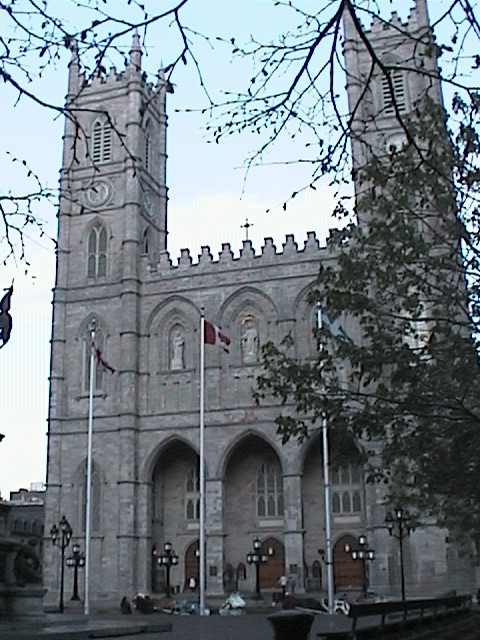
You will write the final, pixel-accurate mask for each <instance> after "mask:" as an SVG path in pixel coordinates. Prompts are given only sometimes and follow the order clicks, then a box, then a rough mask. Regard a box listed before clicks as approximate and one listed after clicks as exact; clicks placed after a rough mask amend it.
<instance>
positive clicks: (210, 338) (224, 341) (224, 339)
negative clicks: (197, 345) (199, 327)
mask: <svg viewBox="0 0 480 640" xmlns="http://www.w3.org/2000/svg"><path fill="white" fill-rule="evenodd" d="M203 338H204V342H205V344H216V345H217V346H219V347H221V348H222V349H223V350H224V351H225V352H226V353H230V342H231V340H230V338H229V337H228V336H227V335H225V334H224V333H222V331H221V330H220V328H219V327H217V325H215V324H211V323H210V322H207V321H206V320H205V322H204V331H203Z"/></svg>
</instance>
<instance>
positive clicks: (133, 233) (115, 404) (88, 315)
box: [45, 34, 168, 592]
mask: <svg viewBox="0 0 480 640" xmlns="http://www.w3.org/2000/svg"><path fill="white" fill-rule="evenodd" d="M141 59H142V51H141V48H140V43H139V38H138V35H137V34H135V36H134V38H133V43H132V48H131V50H130V54H129V60H128V64H127V65H126V68H125V70H124V71H123V72H122V73H117V72H116V71H115V70H112V71H110V73H109V74H108V75H107V74H106V73H104V72H102V71H99V72H98V74H96V75H95V76H94V77H92V78H90V79H87V78H86V77H85V74H83V73H81V70H80V68H79V61H78V56H77V54H76V51H75V50H74V51H73V54H72V59H71V63H70V68H69V81H68V94H67V109H68V114H69V115H68V117H67V119H66V126H65V137H64V149H63V166H62V171H61V180H60V183H61V199H60V210H59V216H58V217H59V222H58V259H57V276H56V286H55V296H54V321H53V340H52V361H51V400H50V415H49V447H48V494H47V504H46V527H48V528H49V527H50V526H51V525H53V524H54V523H58V521H59V518H60V517H61V516H62V514H63V513H64V512H66V513H67V515H69V514H68V510H67V507H66V506H65V503H66V502H67V503H70V502H71V503H72V504H76V505H77V506H76V507H75V508H76V509H77V510H78V509H80V508H81V507H80V506H79V501H80V503H81V502H82V501H83V502H84V493H85V491H84V484H83V480H82V481H81V482H80V481H79V482H80V485H81V488H80V489H79V486H80V485H77V486H76V487H75V486H71V485H70V486H66V485H65V473H66V470H68V473H70V472H71V471H72V466H71V465H72V464H74V465H75V464H77V463H74V462H73V458H72V454H73V453H74V451H75V449H76V448H77V447H80V448H81V449H83V450H84V451H85V449H84V447H85V438H84V435H85V416H86V415H87V414H88V406H87V405H88V387H89V368H88V362H87V361H88V355H87V352H88V350H89V347H88V342H89V339H88V333H89V327H90V325H91V323H92V320H94V321H95V322H96V327H97V338H96V341H97V343H98V346H99V348H100V349H101V350H102V352H104V353H107V352H108V353H109V354H113V353H115V354H116V357H115V358H114V360H115V362H114V366H115V368H116V369H117V370H118V374H117V375H116V376H115V378H113V377H108V378H107V376H106V373H105V371H102V370H101V369H98V370H97V372H96V385H95V386H96V388H95V413H96V416H97V417H99V416H103V417H104V420H105V429H106V431H107V432H110V434H111V435H110V437H109V443H108V445H106V446H108V447H109V448H110V453H111V454H112V456H111V458H110V463H111V464H113V465H114V466H115V467H116V469H117V471H118V478H117V480H116V482H117V486H118V496H116V497H115V500H116V501H118V503H117V504H118V510H116V513H110V514H109V515H108V517H107V519H108V527H110V528H112V529H113V530H115V531H116V532H117V534H116V536H115V538H114V539H113V540H112V541H111V542H109V544H113V545H115V547H116V548H115V552H114V554H112V556H111V557H114V556H115V557H116V558H118V566H116V567H115V568H113V567H111V566H109V567H108V574H110V577H112V576H113V575H114V576H115V581H117V580H118V581H119V583H120V584H122V585H124V588H125V589H126V590H127V591H128V592H131V591H132V589H133V583H134V578H133V577H132V572H131V571H130V568H131V562H132V560H131V558H132V555H134V552H133V550H132V545H133V544H134V542H133V540H134V530H133V527H134V517H135V514H134V511H135V504H136V503H137V500H138V495H137V493H138V487H137V484H136V483H135V481H134V478H135V477H136V465H137V460H136V457H135V438H136V432H137V429H138V424H137V416H138V378H139V372H138V351H139V344H138V343H139V294H140V292H139V287H140V281H141V279H142V272H141V271H140V270H139V263H140V256H147V260H154V259H155V256H158V253H159V252H161V251H164V250H165V249H166V226H167V212H166V209H167V188H166V111H165V107H166V99H165V98H166V92H167V90H168V87H167V84H166V83H165V82H164V79H163V74H162V72H160V73H159V75H158V80H157V84H156V85H155V86H154V85H151V84H147V82H146V77H145V75H144V74H143V73H142V70H141ZM80 318H81V321H80V323H79V324H78V322H77V320H78V319H80ZM119 319H121V321H120V320H119ZM75 325H76V328H74V327H75ZM107 425H108V426H107ZM94 455H95V460H94V468H95V464H97V466H98V464H99V457H100V456H101V455H102V454H101V453H100V452H99V451H98V450H97V452H96V453H95V454H94ZM74 457H75V456H74ZM82 464H83V463H82ZM76 474H77V476H76V477H77V478H83V477H84V466H82V468H78V469H77V470H76ZM74 476H75V474H74ZM95 478H96V477H95V474H94V480H95V482H97V481H98V480H97V479H95ZM74 484H75V483H74ZM94 487H95V483H94ZM100 508H101V505H99V504H97V506H96V507H95V510H96V511H95V513H94V517H93V525H94V527H93V529H94V530H93V538H92V554H93V556H92V560H93V562H92V565H93V566H95V565H97V566H98V565H99V564H103V565H104V566H105V563H107V564H108V563H109V560H106V559H105V550H104V549H102V548H101V543H100V542H99V541H98V539H97V540H96V539H95V536H96V532H95V527H96V523H95V519H96V518H98V513H97V511H98V509H100ZM120 513H121V514H122V515H121V517H120V516H119V514H120ZM83 518H84V517H83V516H82V517H81V518H80V520H78V519H77V521H76V522H75V521H74V522H73V523H72V524H75V525H76V526H75V528H74V533H76V534H79V533H80V532H79V531H78V526H79V523H80V524H81V523H82V520H83ZM70 519H72V516H71V514H70ZM74 520H75V519H74ZM82 528H83V527H82V526H80V529H82ZM97 534H98V531H97ZM49 551H50V554H49V555H50V556H51V557H47V561H46V563H45V567H46V569H45V581H46V584H47V585H48V584H51V583H52V581H53V582H55V581H56V574H57V572H58V563H57V562H56V561H57V560H58V558H57V555H58V554H56V553H55V550H50V549H49ZM110 551H112V549H110ZM52 554H53V555H52ZM116 563H117V559H116V560H115V564H116ZM127 567H128V569H127ZM51 572H53V573H52V574H51ZM112 572H113V573H112Z"/></svg>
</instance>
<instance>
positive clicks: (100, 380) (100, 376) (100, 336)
mask: <svg viewBox="0 0 480 640" xmlns="http://www.w3.org/2000/svg"><path fill="white" fill-rule="evenodd" d="M92 321H95V324H96V328H95V346H96V347H97V348H98V349H100V351H101V353H102V354H103V357H104V358H105V354H106V353H107V352H108V338H109V335H110V332H109V330H108V326H107V324H106V322H105V321H104V320H103V319H100V317H99V316H98V314H96V313H90V314H88V316H86V317H85V318H84V319H83V321H82V322H81V324H80V326H79V328H78V332H77V336H76V342H77V349H76V351H77V357H78V358H79V359H80V362H81V366H80V367H78V371H79V375H80V378H79V380H78V385H79V388H80V392H81V393H87V392H88V391H89V384H90V357H91V335H90V326H91V324H92ZM106 359H107V360H108V356H107V358H106ZM105 379H106V372H105V370H104V368H103V367H102V366H101V365H100V364H99V363H98V362H97V363H96V369H95V392H96V393H98V392H101V391H104V390H105Z"/></svg>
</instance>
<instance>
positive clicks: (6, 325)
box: [0, 284, 13, 349]
mask: <svg viewBox="0 0 480 640" xmlns="http://www.w3.org/2000/svg"><path fill="white" fill-rule="evenodd" d="M6 292H7V293H6V294H5V295H4V296H3V298H2V299H1V300H0V339H1V340H2V344H1V346H0V349H2V348H3V347H4V346H5V345H6V344H7V342H8V341H9V340H10V333H11V332H12V316H11V315H10V314H9V311H10V307H11V306H12V293H13V284H12V286H11V287H9V288H8V289H6Z"/></svg>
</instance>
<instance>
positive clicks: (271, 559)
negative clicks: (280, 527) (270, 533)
mask: <svg viewBox="0 0 480 640" xmlns="http://www.w3.org/2000/svg"><path fill="white" fill-rule="evenodd" d="M272 552H273V553H272ZM260 553H262V554H265V555H266V556H267V557H268V561H267V562H266V563H265V564H261V565H260V589H278V588H279V587H278V581H279V579H280V576H282V575H284V573H285V549H284V547H283V544H282V543H281V542H279V541H278V540H277V539H276V538H266V540H264V541H263V542H262V547H261V551H260Z"/></svg>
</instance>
